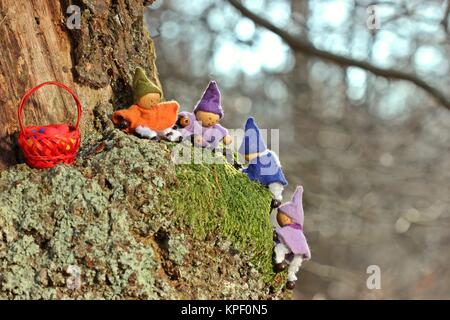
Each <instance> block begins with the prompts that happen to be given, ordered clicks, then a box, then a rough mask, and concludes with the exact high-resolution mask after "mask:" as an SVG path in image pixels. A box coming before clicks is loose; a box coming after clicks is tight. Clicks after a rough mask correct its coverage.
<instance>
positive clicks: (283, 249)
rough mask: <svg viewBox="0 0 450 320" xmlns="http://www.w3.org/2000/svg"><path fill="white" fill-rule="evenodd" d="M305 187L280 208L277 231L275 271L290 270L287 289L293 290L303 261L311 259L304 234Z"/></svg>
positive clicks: (299, 188)
mask: <svg viewBox="0 0 450 320" xmlns="http://www.w3.org/2000/svg"><path fill="white" fill-rule="evenodd" d="M302 194H303V187H301V186H298V187H297V189H296V190H295V193H294V195H293V196H292V200H291V201H289V202H286V203H284V204H282V205H281V206H280V207H279V208H278V213H277V221H278V224H279V225H280V227H278V228H276V229H275V234H274V237H275V248H274V254H275V257H274V260H275V270H276V271H277V272H281V271H283V270H285V269H286V268H287V266H288V264H289V268H288V281H287V283H286V288H288V289H290V290H292V289H294V287H295V282H296V281H297V276H296V274H297V272H298V270H299V268H300V266H301V264H302V262H303V260H309V259H311V252H310V251H309V247H308V243H307V242H306V238H305V235H304V234H303V221H304V219H305V217H304V213H303V205H302Z"/></svg>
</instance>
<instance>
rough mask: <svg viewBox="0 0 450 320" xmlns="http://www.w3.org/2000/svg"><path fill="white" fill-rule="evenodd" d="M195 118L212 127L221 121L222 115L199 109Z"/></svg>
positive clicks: (203, 124) (205, 125)
mask: <svg viewBox="0 0 450 320" xmlns="http://www.w3.org/2000/svg"><path fill="white" fill-rule="evenodd" d="M195 118H196V119H197V120H198V121H199V122H200V123H201V124H202V126H204V127H212V126H214V125H216V124H218V123H219V121H220V115H218V114H215V113H212V112H206V111H197V112H196V113H195Z"/></svg>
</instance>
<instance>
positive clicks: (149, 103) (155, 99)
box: [137, 93, 161, 109]
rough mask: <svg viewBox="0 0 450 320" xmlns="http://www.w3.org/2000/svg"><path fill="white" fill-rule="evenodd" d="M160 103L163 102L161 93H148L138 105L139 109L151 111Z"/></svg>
mask: <svg viewBox="0 0 450 320" xmlns="http://www.w3.org/2000/svg"><path fill="white" fill-rule="evenodd" d="M160 102H161V95H160V94H159V93H147V94H146V95H144V96H142V97H141V98H140V99H139V100H138V101H137V104H138V106H139V107H141V108H143V109H150V108H151V107H153V106H154V105H156V104H158V103H160Z"/></svg>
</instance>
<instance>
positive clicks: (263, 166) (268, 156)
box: [239, 117, 288, 207]
mask: <svg viewBox="0 0 450 320" xmlns="http://www.w3.org/2000/svg"><path fill="white" fill-rule="evenodd" d="M239 153H240V154H242V155H244V157H245V159H246V160H247V161H249V165H248V166H247V167H246V168H244V169H243V170H242V172H243V173H245V174H246V175H247V176H248V178H249V179H250V180H255V181H258V182H260V183H261V184H262V185H264V186H267V187H269V190H270V192H271V193H272V195H273V198H274V201H273V202H272V206H273V207H278V206H279V205H280V204H281V200H283V190H284V187H285V186H286V185H287V184H288V182H287V181H286V178H285V177H284V174H283V169H282V167H281V164H280V160H279V159H278V156H277V154H276V153H275V152H273V151H271V150H269V149H267V146H266V144H265V142H264V140H263V139H262V137H261V133H260V131H259V128H258V126H257V125H256V123H255V120H254V119H253V118H252V117H250V118H248V119H247V122H246V124H245V136H244V140H243V141H242V144H241V146H240V147H239Z"/></svg>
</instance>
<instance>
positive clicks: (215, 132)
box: [178, 81, 231, 149]
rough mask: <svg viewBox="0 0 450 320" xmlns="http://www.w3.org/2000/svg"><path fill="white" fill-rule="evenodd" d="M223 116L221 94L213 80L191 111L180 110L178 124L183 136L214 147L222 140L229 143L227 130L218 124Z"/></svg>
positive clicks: (205, 145)
mask: <svg viewBox="0 0 450 320" xmlns="http://www.w3.org/2000/svg"><path fill="white" fill-rule="evenodd" d="M222 118H223V109H222V105H221V95H220V90H219V87H218V86H217V83H216V82H215V81H211V82H210V83H209V84H208V87H207V88H206V90H205V92H204V93H203V95H202V97H201V99H200V101H199V102H198V103H197V105H196V106H195V108H194V111H193V112H181V113H180V117H179V120H178V124H179V125H181V127H183V129H182V130H181V133H182V136H183V137H184V138H187V137H190V138H192V140H193V142H194V144H195V145H197V146H201V147H207V148H211V149H215V148H217V147H218V145H219V143H220V142H221V141H222V142H223V144H224V145H229V144H230V143H231V136H230V135H229V133H228V130H227V129H226V128H224V127H222V126H221V125H220V124H219V121H220V120H221V119H222Z"/></svg>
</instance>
